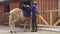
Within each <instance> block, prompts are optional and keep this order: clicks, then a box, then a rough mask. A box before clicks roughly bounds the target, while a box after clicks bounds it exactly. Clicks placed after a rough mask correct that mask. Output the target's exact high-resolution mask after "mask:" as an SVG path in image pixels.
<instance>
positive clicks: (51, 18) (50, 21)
mask: <svg viewBox="0 0 60 34" xmlns="http://www.w3.org/2000/svg"><path fill="white" fill-rule="evenodd" d="M50 25H51V26H52V11H50Z"/></svg>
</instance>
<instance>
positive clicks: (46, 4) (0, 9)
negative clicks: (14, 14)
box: [0, 0, 58, 24]
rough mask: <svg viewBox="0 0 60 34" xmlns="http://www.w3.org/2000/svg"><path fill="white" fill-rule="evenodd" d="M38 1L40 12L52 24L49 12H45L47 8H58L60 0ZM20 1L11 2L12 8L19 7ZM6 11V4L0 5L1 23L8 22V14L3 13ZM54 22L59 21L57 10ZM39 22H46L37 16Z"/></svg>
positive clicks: (54, 14)
mask: <svg viewBox="0 0 60 34" xmlns="http://www.w3.org/2000/svg"><path fill="white" fill-rule="evenodd" d="M36 1H37V7H38V8H37V11H39V12H40V14H41V15H42V16H43V17H44V19H45V20H46V21H47V22H48V23H49V24H50V19H49V18H50V14H49V12H43V11H46V10H53V9H58V8H57V7H58V5H57V4H58V0H36ZM19 4H20V2H11V3H9V5H10V10H12V9H13V8H19V7H20V6H19ZM1 13H4V5H2V6H0V23H2V22H8V16H9V15H8V14H1ZM52 18H53V24H54V23H55V21H57V19H58V17H57V12H54V13H53V17H52ZM37 23H38V24H45V23H44V22H43V21H42V20H41V19H39V17H38V16H37Z"/></svg>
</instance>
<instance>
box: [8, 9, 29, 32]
mask: <svg viewBox="0 0 60 34" xmlns="http://www.w3.org/2000/svg"><path fill="white" fill-rule="evenodd" d="M18 20H19V21H21V22H22V23H23V22H24V30H25V29H26V25H27V23H28V22H30V21H29V17H25V16H24V15H23V11H22V9H20V8H14V9H12V10H11V11H10V12H9V27H10V29H11V31H10V32H11V33H13V32H15V33H16V30H15V23H17V21H18Z"/></svg>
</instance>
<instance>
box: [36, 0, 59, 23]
mask: <svg viewBox="0 0 60 34" xmlns="http://www.w3.org/2000/svg"><path fill="white" fill-rule="evenodd" d="M36 1H37V6H38V9H37V10H38V11H39V12H40V14H41V15H42V16H43V18H44V19H45V20H46V21H47V22H48V23H49V24H50V19H49V18H50V14H49V12H44V11H46V10H54V9H58V0H36ZM57 15H58V14H57V12H54V13H53V17H52V18H53V24H54V23H55V22H56V21H57V19H58V16H57ZM37 23H38V24H45V23H44V22H43V21H42V20H41V19H39V17H37Z"/></svg>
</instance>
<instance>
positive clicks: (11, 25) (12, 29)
mask: <svg viewBox="0 0 60 34" xmlns="http://www.w3.org/2000/svg"><path fill="white" fill-rule="evenodd" d="M9 27H10V32H11V33H13V32H14V29H15V23H13V22H12V17H10V16H9Z"/></svg>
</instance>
